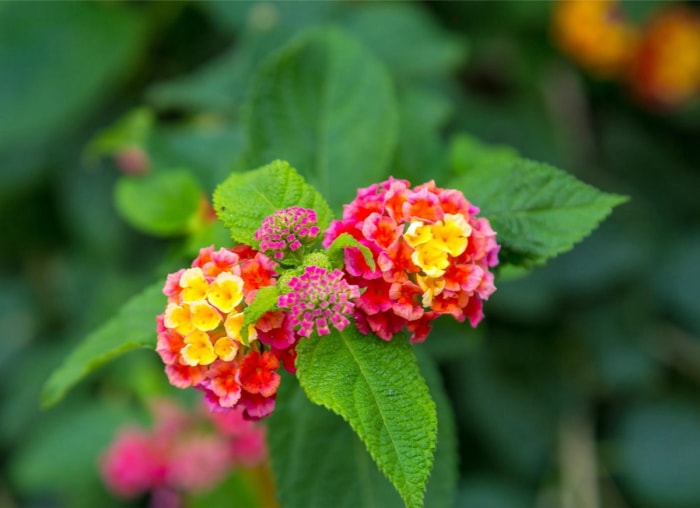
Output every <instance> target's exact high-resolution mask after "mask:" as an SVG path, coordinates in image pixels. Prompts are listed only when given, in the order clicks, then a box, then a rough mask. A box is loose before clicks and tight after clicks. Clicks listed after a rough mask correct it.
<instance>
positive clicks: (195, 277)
mask: <svg viewBox="0 0 700 508" xmlns="http://www.w3.org/2000/svg"><path fill="white" fill-rule="evenodd" d="M180 287H181V288H182V301H183V302H184V303H192V302H196V301H198V300H204V299H205V298H206V297H207V292H208V291H209V283H208V282H207V280H206V279H205V278H204V273H203V272H202V269H201V268H199V267H197V268H188V269H187V270H185V271H184V272H183V273H182V275H181V276H180Z"/></svg>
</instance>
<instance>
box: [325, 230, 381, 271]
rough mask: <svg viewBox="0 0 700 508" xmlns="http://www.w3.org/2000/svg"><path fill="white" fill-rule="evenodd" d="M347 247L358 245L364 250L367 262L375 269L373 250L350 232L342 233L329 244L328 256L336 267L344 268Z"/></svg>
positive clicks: (363, 254) (361, 250) (363, 255)
mask: <svg viewBox="0 0 700 508" xmlns="http://www.w3.org/2000/svg"><path fill="white" fill-rule="evenodd" d="M346 247H357V248H358V249H360V252H362V257H363V258H365V263H367V265H368V266H369V267H370V268H371V269H372V270H374V258H373V257H372V252H371V251H370V250H369V249H368V248H367V247H366V246H365V245H362V244H361V243H360V242H358V241H357V239H356V238H355V237H354V236H352V235H351V234H350V233H341V234H340V235H338V236H337V237H336V239H335V240H333V243H331V244H330V245H329V246H328V257H329V258H330V260H331V263H332V264H333V266H334V267H336V268H342V266H343V262H344V259H345V258H344V251H345V248H346Z"/></svg>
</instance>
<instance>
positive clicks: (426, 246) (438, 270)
mask: <svg viewBox="0 0 700 508" xmlns="http://www.w3.org/2000/svg"><path fill="white" fill-rule="evenodd" d="M411 260H412V261H413V262H414V263H415V264H416V265H417V266H419V267H420V269H421V270H423V273H425V274H426V275H427V276H428V277H441V276H443V275H444V274H445V269H446V268H447V267H448V266H449V265H450V260H449V259H448V258H447V252H445V251H444V250H442V249H440V248H437V247H435V246H434V245H433V243H432V242H428V243H423V244H420V245H418V246H417V247H416V250H414V251H413V254H411Z"/></svg>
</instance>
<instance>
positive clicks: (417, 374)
mask: <svg viewBox="0 0 700 508" xmlns="http://www.w3.org/2000/svg"><path fill="white" fill-rule="evenodd" d="M347 328H352V329H354V330H355V331H356V332H357V334H358V335H360V336H363V337H365V338H366V339H367V340H376V341H378V342H379V343H380V344H385V345H387V346H388V345H390V344H391V342H386V341H382V339H380V338H379V337H378V336H377V335H375V334H372V333H370V334H367V335H362V334H361V333H360V332H359V330H357V329H356V328H355V327H354V325H352V324H351V325H348V327H347ZM347 328H346V329H345V330H347ZM345 330H342V331H338V330H333V331H332V332H331V333H337V334H338V335H340V337H341V338H342V339H343V341H344V342H345V344H346V347H347V344H348V339H346V337H345V335H344V332H345ZM345 333H347V332H345ZM314 337H317V338H318V336H317V335H316V334H314V335H312V336H311V338H314ZM328 338H330V337H323V338H320V339H321V340H324V339H325V340H327V339H328ZM402 338H403V339H406V343H407V344H406V345H407V347H409V348H410V346H409V345H408V339H407V338H405V337H397V338H395V339H394V340H401V339H402ZM307 340H309V339H307ZM305 343H306V341H302V342H301V343H300V344H299V345H300V346H302V348H303V344H305ZM348 349H349V350H351V349H350V348H349V347H348ZM410 350H411V352H412V358H413V361H412V362H411V363H412V367H413V372H411V373H407V376H409V377H411V378H416V379H422V380H423V383H422V386H423V388H424V390H425V392H426V393H427V395H428V400H429V401H430V404H431V407H432V414H433V415H434V423H435V425H434V427H435V428H434V430H435V432H434V433H433V439H432V443H431V449H432V450H431V452H432V459H433V461H434V460H435V450H436V447H437V425H438V422H437V407H436V405H435V401H434V400H433V398H432V394H431V392H430V389H429V388H428V385H427V383H426V381H425V378H424V377H423V374H422V373H421V369H420V367H419V365H418V360H417V358H416V355H415V353H414V352H413V350H412V349H410ZM351 351H352V350H351ZM302 354H303V352H302ZM300 356H301V355H299V356H297V362H296V363H297V368H298V370H297V379H298V380H299V385H300V386H301V387H302V389H303V390H304V392H305V393H306V396H307V397H308V398H309V400H310V401H311V402H313V403H314V404H316V405H319V406H322V407H325V408H326V409H328V410H330V411H332V412H333V413H335V414H337V415H338V416H340V417H341V418H342V419H343V420H345V421H346V422H348V424H349V425H350V427H351V428H352V429H353V431H354V432H355V434H357V436H358V437H359V438H360V441H361V442H362V443H363V444H364V445H365V448H366V449H367V451H368V452H369V454H370V456H371V457H372V460H374V463H375V465H377V467H378V468H379V470H380V471H381V472H382V474H384V476H385V477H386V478H387V479H388V480H389V482H390V483H391V484H392V485H393V486H394V488H395V489H396V490H397V492H398V493H399V495H400V496H401V498H402V499H403V501H404V503H405V504H406V507H407V508H419V507H421V506H423V501H422V500H421V501H420V502H419V503H416V500H415V499H407V497H406V496H405V495H404V493H403V492H402V491H401V490H400V489H399V488H398V487H397V486H396V484H395V483H394V482H393V480H392V479H391V478H389V476H388V474H387V472H386V471H385V470H384V469H382V467H381V466H380V465H379V463H378V462H377V457H376V456H375V454H374V453H373V451H372V450H370V449H369V447H368V446H367V443H366V442H365V440H364V438H363V436H362V435H361V434H360V432H358V429H357V428H356V426H355V425H354V424H353V423H352V422H350V421H349V420H348V419H347V418H346V417H345V415H343V414H342V413H340V411H338V410H336V409H335V408H333V407H331V405H330V404H327V403H325V402H323V401H321V400H319V398H317V397H316V396H315V395H314V394H313V392H312V391H311V392H310V390H309V388H308V387H307V386H305V382H304V376H303V369H301V368H299V365H298V364H299V359H300ZM352 356H353V358H355V357H356V355H355V354H353V355H352ZM357 365H358V368H359V370H360V371H362V368H361V367H360V364H359V363H357ZM367 384H368V385H369V383H367ZM370 386H371V385H370ZM378 407H379V406H378V405H377V409H378ZM393 441H394V440H393V439H392V442H393ZM398 455H399V454H398V453H397V456H398ZM433 465H434V462H432V463H431V472H432V468H433ZM429 480H430V474H428V475H427V476H426V479H425V483H424V484H423V486H422V490H421V495H422V498H424V497H425V492H426V490H427V487H428V482H429Z"/></svg>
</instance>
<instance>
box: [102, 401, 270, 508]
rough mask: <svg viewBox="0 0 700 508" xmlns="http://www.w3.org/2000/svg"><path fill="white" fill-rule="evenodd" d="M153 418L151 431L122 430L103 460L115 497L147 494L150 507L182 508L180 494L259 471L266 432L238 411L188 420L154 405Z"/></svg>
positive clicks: (171, 406)
mask: <svg viewBox="0 0 700 508" xmlns="http://www.w3.org/2000/svg"><path fill="white" fill-rule="evenodd" d="M152 412H153V415H154V420H155V423H154V425H153V427H152V428H150V429H147V428H143V427H138V426H133V425H132V426H127V427H124V428H122V429H121V430H120V431H119V432H118V434H117V436H116V437H115V439H114V441H113V442H112V443H111V444H110V445H109V447H108V448H107V450H106V451H105V452H104V454H103V455H102V457H101V460H100V472H101V475H102V478H103V480H104V482H105V485H106V486H107V488H108V489H109V491H110V492H112V493H113V494H114V495H115V496H118V497H121V498H127V499H128V498H133V497H136V496H140V495H143V494H146V493H150V494H151V497H152V503H151V505H152V506H180V503H179V502H178V500H179V499H180V496H181V495H182V494H196V493H200V492H205V491H208V490H210V489H211V488H213V487H215V486H216V485H217V484H218V483H219V482H221V481H222V480H223V479H224V478H225V477H226V476H227V475H228V474H229V473H230V472H231V471H232V470H233V469H235V468H238V467H255V466H258V465H260V464H262V463H263V462H264V460H265V458H266V456H267V449H266V445H265V427H262V426H259V425H256V424H254V423H253V422H250V421H247V420H246V419H244V417H243V413H242V411H241V410H232V411H230V412H228V413H226V414H223V413H211V412H209V411H208V410H205V411H202V412H201V413H194V414H192V413H188V412H186V411H185V410H184V408H182V407H180V406H179V405H177V404H175V403H174V402H172V401H170V400H158V401H154V403H153V406H152Z"/></svg>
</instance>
